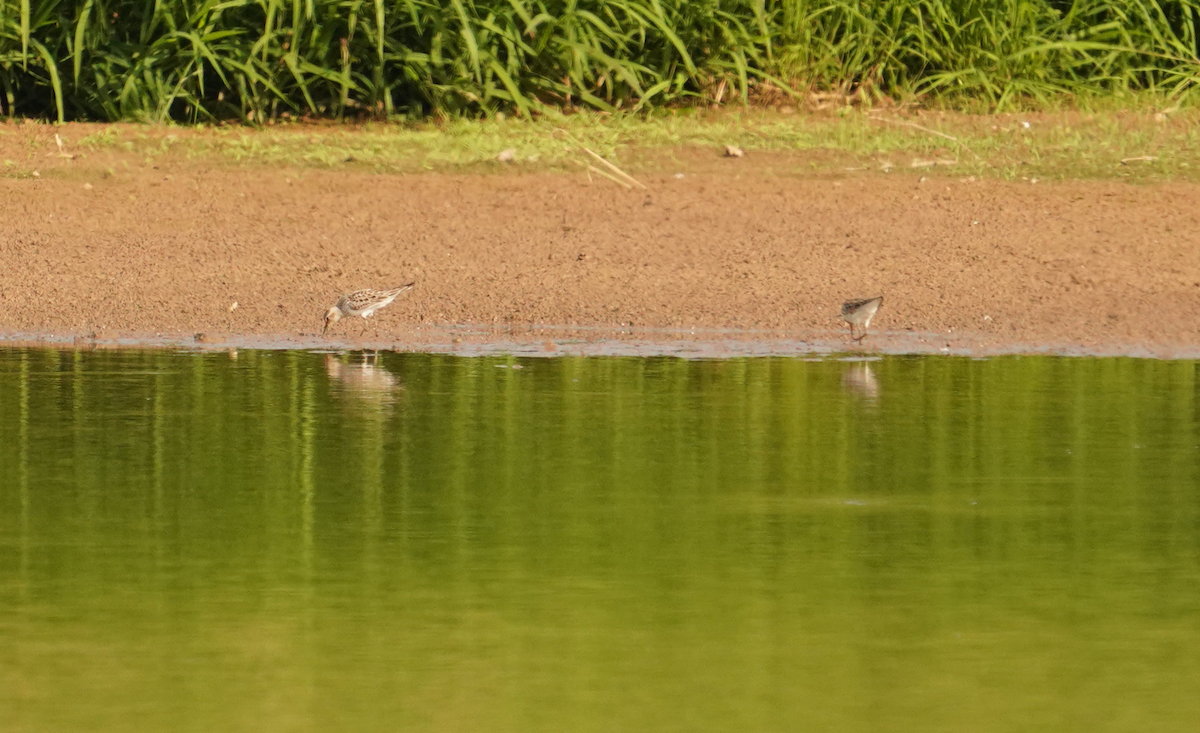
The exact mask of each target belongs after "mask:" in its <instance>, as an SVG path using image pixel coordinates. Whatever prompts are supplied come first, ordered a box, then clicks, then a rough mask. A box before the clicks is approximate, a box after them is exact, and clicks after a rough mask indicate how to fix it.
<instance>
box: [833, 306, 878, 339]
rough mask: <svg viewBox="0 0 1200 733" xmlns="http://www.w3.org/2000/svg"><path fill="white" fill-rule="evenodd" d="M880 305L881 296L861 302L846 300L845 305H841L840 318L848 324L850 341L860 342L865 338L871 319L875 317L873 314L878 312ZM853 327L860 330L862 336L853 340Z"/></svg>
mask: <svg viewBox="0 0 1200 733" xmlns="http://www.w3.org/2000/svg"><path fill="white" fill-rule="evenodd" d="M882 304H883V296H882V295H880V296H878V297H875V298H864V299H862V300H847V301H846V302H845V303H842V318H844V319H846V323H849V324H850V338H851V339H853V340H854V341H862V340H863V339H864V338H866V336H867V327H868V326H870V325H871V319H872V318H874V317H875V312H876V311H878V310H879V306H880V305H882ZM855 326H858V327H859V328H861V329H862V334H861V335H859V337H858V338H854V327H855Z"/></svg>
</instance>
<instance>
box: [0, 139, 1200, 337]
mask: <svg viewBox="0 0 1200 733" xmlns="http://www.w3.org/2000/svg"><path fill="white" fill-rule="evenodd" d="M50 140H51V142H52V137H51V138H50ZM13 144H15V143H14V142H13V141H12V140H5V139H0V158H2V157H4V155H5V154H6V153H7V154H9V155H11V154H12V151H11V150H7V151H6V150H4V149H3V147H4V145H9V146H11V145H13ZM22 144H25V143H22ZM47 152H51V153H52V152H53V148H52V147H50V148H47ZM22 155H24V156H25V158H27V159H31V160H33V161H35V163H36V161H37V160H39V157H38V156H41V155H43V152H42V151H41V150H38V151H37V153H36V154H26V153H22ZM30 155H32V156H33V157H32V158H30V157H29V156H30ZM706 155H707V153H706ZM683 160H684V162H676V163H674V164H673V168H672V169H668V170H665V171H662V172H661V173H658V174H645V175H643V176H642V178H643V180H644V181H645V182H646V183H647V185H648V186H649V190H648V191H640V190H634V191H627V190H625V189H622V188H619V187H618V186H616V185H614V184H613V183H611V182H609V181H607V180H603V179H596V180H595V181H592V182H589V181H588V180H587V179H586V178H585V177H583V176H582V175H581V174H574V175H569V174H518V173H512V172H509V173H501V174H493V175H489V174H469V175H450V174H435V173H429V174H418V175H385V174H377V173H372V172H367V171H353V170H315V169H305V170H294V169H288V170H284V169H268V168H262V167H257V166H240V167H238V166H232V165H227V164H220V163H218V162H216V161H203V160H201V161H195V160H185V159H182V158H180V159H173V160H169V161H168V160H160V161H159V162H158V163H155V164H149V163H143V162H142V161H134V163H135V164H134V165H129V166H125V165H124V164H122V166H120V167H117V168H115V169H114V170H115V172H114V173H111V174H109V173H105V170H104V165H105V164H102V163H100V162H96V161H93V162H92V164H91V165H86V164H80V163H78V162H77V161H62V160H57V159H52V158H47V159H46V161H45V162H44V164H43V165H42V166H41V170H40V171H39V173H40V176H39V177H37V178H32V177H24V178H17V177H8V178H0V253H2V254H3V262H4V266H3V268H2V269H0V299H2V305H3V308H2V309H0V335H2V336H3V337H4V338H5V339H7V340H9V341H13V340H18V339H23V340H42V341H46V340H49V341H54V340H62V339H67V340H70V339H73V338H75V337H81V338H82V339H84V340H90V339H92V338H93V334H94V335H95V338H96V339H98V340H100V341H106V340H107V341H112V340H114V339H116V338H117V337H118V336H121V335H126V336H129V337H130V338H132V339H133V340H134V341H141V342H146V343H149V342H154V341H156V340H157V341H162V340H164V339H165V340H166V341H168V342H172V343H180V342H189V341H191V340H192V339H193V338H194V336H193V335H194V334H197V333H203V334H205V335H204V336H203V337H201V338H199V339H198V340H199V341H201V342H206V343H209V344H222V343H263V344H268V345H271V344H274V345H279V344H284V345H288V344H291V345H300V346H313V345H317V344H319V343H324V342H323V341H322V340H321V339H320V338H318V337H316V336H315V334H319V333H320V330H321V325H322V323H321V314H322V312H323V310H324V309H325V308H327V307H328V306H329V305H331V304H332V303H333V302H334V301H335V300H336V298H337V296H338V295H339V294H340V293H342V292H346V291H349V290H351V289H355V288H358V287H383V286H391V285H395V284H399V283H402V282H407V281H408V280H410V279H414V280H417V281H418V283H419V284H418V287H417V288H416V289H414V290H413V291H412V292H410V293H407V294H405V295H403V296H401V298H400V300H398V301H397V302H396V303H395V304H393V305H392V306H389V307H388V308H387V309H385V310H383V311H380V312H379V313H378V314H377V316H376V317H375V318H373V319H372V320H371V321H370V322H369V323H368V324H365V325H366V326H367V328H366V329H364V324H363V322H362V321H360V320H358V319H354V320H353V321H343V322H342V323H340V324H337V326H335V328H334V332H333V334H332V338H331V339H329V340H328V342H329V343H333V344H336V345H348V344H349V345H353V344H355V343H358V344H365V343H368V342H369V343H374V344H386V345H389V346H398V347H401V348H403V347H410V348H428V347H431V346H436V345H437V344H442V343H445V344H459V343H460V341H457V340H461V343H463V344H466V345H468V346H469V345H470V344H473V343H475V344H478V343H481V342H488V343H491V344H495V343H497V342H499V343H500V344H501V345H502V347H503V348H513V345H517V346H522V345H523V346H522V348H526V349H529V350H535V351H536V350H537V349H538V348H544V349H545V350H546V351H549V352H554V351H555V350H556V349H559V348H560V347H561V346H562V344H564V343H576V344H585V345H586V344H590V345H591V346H592V347H593V348H596V345H597V344H610V346H609V347H604V348H608V350H610V351H616V352H620V351H622V347H620V346H611V345H612V344H621V343H627V344H631V345H630V346H629V347H628V348H626V349H625V350H626V351H631V352H634V353H637V352H638V349H639V348H641V349H642V350H643V351H645V350H647V347H646V346H645V345H646V344H648V343H649V344H652V343H654V342H664V343H665V342H678V341H681V340H682V341H687V340H693V341H695V340H700V341H708V342H712V343H718V342H719V343H720V344H723V346H721V348H727V349H728V350H730V351H731V352H735V353H736V352H739V351H740V352H743V353H769V352H772V351H780V350H782V351H783V352H804V351H806V350H811V349H816V350H818V351H820V350H829V349H835V348H845V346H846V344H848V342H847V341H846V339H845V336H844V335H843V334H844V332H845V329H844V324H843V323H841V321H840V320H839V318H838V306H839V304H840V303H841V301H842V300H843V299H846V298H852V297H865V296H871V295H876V294H880V293H882V294H883V295H884V296H885V302H884V305H883V308H882V310H881V311H880V313H879V315H878V317H877V318H876V320H875V321H874V322H873V323H872V329H873V332H872V334H871V335H870V336H868V337H867V339H866V341H865V342H864V343H863V348H865V349H867V350H882V351H917V352H920V351H938V350H943V351H944V350H946V349H951V350H953V351H957V352H967V353H998V352H1029V351H1040V350H1047V349H1049V350H1061V351H1076V352H1081V353H1134V354H1153V355H1159V356H1195V355H1197V354H1198V353H1200V320H1198V318H1197V316H1198V315H1200V222H1198V220H1200V186H1197V185H1193V184H1184V183H1178V184H1166V185H1143V186H1137V185H1129V184H1122V183H1118V182H1069V183H1037V184H1031V183H1028V182H1021V183H1005V182H998V181H988V180H983V181H976V180H960V179H958V178H944V177H936V176H930V178H929V179H928V180H924V181H921V180H920V178H921V174H920V173H891V174H883V173H847V174H846V175H845V176H844V177H840V178H830V177H824V178H821V179H819V180H815V179H812V178H806V177H804V176H803V175H802V174H801V173H796V174H794V175H780V174H779V172H778V171H779V166H778V165H777V164H778V160H776V161H774V162H775V165H773V164H772V161H771V160H770V159H769V158H768V157H766V156H756V155H751V156H748V157H746V158H744V159H740V160H736V161H729V162H728V164H721V165H714V164H712V163H711V162H709V161H701V160H700V158H698V157H697V158H696V165H693V166H689V165H688V164H687V163H686V160H687V157H686V156H685V157H684V159H683ZM22 165H23V164H22ZM155 166H156V167H155ZM110 167H111V166H110ZM18 168H20V166H18ZM12 170H13V169H12V168H11V167H10V172H11V171H12ZM797 170H799V169H797ZM678 171H682V172H683V174H684V175H683V176H682V177H678V176H676V175H675V174H676V172H678ZM235 302H236V303H237V307H236V308H233V309H232V310H231V307H232V304H233V303H235ZM542 326H554V327H556V328H542ZM561 327H566V328H561ZM693 329H696V332H695V334H693ZM714 329H716V330H714ZM722 329H733V330H734V331H731V332H726V331H724V330H722ZM360 339H361V340H360ZM635 343H636V344H641V345H642V346H641V347H635V346H633V345H632V344H635ZM738 344H742V346H741V347H739V346H738ZM777 347H778V348H777ZM450 348H460V347H458V346H453V347H450ZM461 348H466V347H465V346H463V347H461ZM648 350H649V351H654V349H653V348H649V349H648ZM718 350H719V349H718Z"/></svg>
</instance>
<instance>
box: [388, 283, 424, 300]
mask: <svg viewBox="0 0 1200 733" xmlns="http://www.w3.org/2000/svg"><path fill="white" fill-rule="evenodd" d="M416 284H417V283H416V281H413V282H410V283H409V284H407V285H401V286H399V287H395V288H392V289H391V290H385V291H383V292H384V294H385V295H387V296H388V297H389V298H393V297H395V296H397V295H399V294H400V293H403V292H404V291H405V290H412V288H413V286H414V285H416Z"/></svg>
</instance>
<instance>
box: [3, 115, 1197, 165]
mask: <svg viewBox="0 0 1200 733" xmlns="http://www.w3.org/2000/svg"><path fill="white" fill-rule="evenodd" d="M1148 101H1149V100H1147V102H1148ZM1159 108H1160V109H1161V108H1162V105H1160V106H1159ZM56 137H57V139H58V141H61V142H62V148H61V149H60V148H59V147H58V143H57V141H56ZM727 145H732V146H735V147H738V148H740V149H742V150H743V151H745V153H746V157H745V158H741V159H736V158H726V157H723V151H724V148H725V146H727ZM585 148H586V149H587V150H590V151H593V152H595V153H596V154H598V155H601V156H603V157H604V158H605V159H606V160H608V161H610V162H612V163H613V164H615V165H617V166H619V167H620V168H621V169H623V170H625V171H627V172H629V173H632V174H634V175H636V176H643V175H644V176H653V175H660V174H673V173H677V172H684V171H687V172H703V171H726V172H731V173H736V172H737V171H738V170H739V168H738V167H739V166H741V170H744V171H747V172H749V171H758V172H760V173H762V172H770V173H772V174H780V175H833V176H844V175H860V174H863V173H866V172H875V173H886V174H896V175H903V174H905V173H909V174H919V175H929V176H945V175H949V176H956V177H963V176H980V177H988V178H999V179H1004V180H1014V181H1021V180H1024V181H1030V182H1037V181H1042V180H1047V181H1048V180H1054V179H1113V178H1116V179H1125V180H1132V181H1155V180H1158V181H1161V180H1200V112H1198V111H1196V110H1194V109H1184V110H1178V111H1174V112H1169V111H1168V112H1162V111H1155V110H1154V109H1153V108H1150V107H1149V105H1142V106H1140V107H1138V108H1137V109H1125V110H1108V111H1092V112H1080V111H1076V110H1072V111H1057V112H1047V111H1042V112H1036V113H1001V114H992V115H966V114H957V113H950V112H918V113H906V114H900V113H897V112H895V111H883V110H871V111H866V112H862V111H854V110H847V111H845V112H844V113H842V114H813V115H806V114H787V113H783V112H776V111H771V110H751V111H748V112H713V111H681V112H676V113H667V114H658V115H649V116H647V115H632V114H616V115H611V114H601V113H586V112H585V113H578V114H574V115H568V116H561V115H560V116H554V115H549V114H548V115H544V116H541V117H539V118H538V119H536V120H521V119H514V118H507V119H502V120H501V119H493V120H479V121H469V120H452V121H447V122H444V123H438V124H434V123H415V124H414V123H408V124H395V123H366V124H362V125H345V124H342V125H337V124H334V125H329V124H304V123H281V124H275V125H266V126H264V127H263V128H261V129H257V130H256V129H252V128H249V127H245V126H204V125H200V126H194V127H175V126H144V125H130V124H115V125H107V124H68V125H63V126H50V125H43V124H16V125H14V124H8V125H5V124H0V175H2V176H6V177H31V176H33V175H34V174H35V172H36V174H37V175H39V176H56V175H67V176H70V175H76V173H78V174H80V175H84V174H85V172H87V171H92V172H95V170H94V169H96V168H97V167H99V168H100V169H101V171H103V170H108V169H111V172H112V173H114V174H117V173H119V172H120V171H121V170H124V169H127V168H129V167H131V166H132V167H142V166H146V167H149V166H157V165H160V164H162V165H167V166H169V165H171V164H173V163H183V164H187V163H188V162H189V161H191V162H193V163H199V164H202V165H211V164H212V163H221V164H232V165H264V166H268V167H272V168H277V169H305V168H325V169H328V168H345V169H357V170H364V169H365V170H371V171H377V172H381V173H411V172H421V171H451V172H453V171H459V172H472V173H489V172H490V173H506V172H514V171H523V172H539V171H559V172H563V171H565V172H574V173H577V174H580V175H591V176H593V177H595V178H605V177H607V176H606V175H605V172H609V173H611V171H610V170H609V169H608V168H607V167H606V166H605V165H604V164H603V163H601V162H599V161H598V160H596V159H595V158H594V157H592V156H591V154H589V153H588V152H586V150H585ZM502 154H503V155H502ZM618 177H619V176H618Z"/></svg>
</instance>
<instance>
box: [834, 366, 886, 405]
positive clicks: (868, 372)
mask: <svg viewBox="0 0 1200 733" xmlns="http://www.w3.org/2000/svg"><path fill="white" fill-rule="evenodd" d="M842 386H843V387H845V388H846V390H847V391H849V392H853V393H854V394H856V395H858V396H859V397H862V398H863V399H864V400H866V401H867V402H872V403H873V402H875V400H876V399H878V398H879V380H877V379H876V378H875V371H874V370H873V369H871V365H870V364H868V363H867V362H865V361H856V362H853V363H851V364H850V367H849V368H848V369H846V371H845V372H843V373H842Z"/></svg>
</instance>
